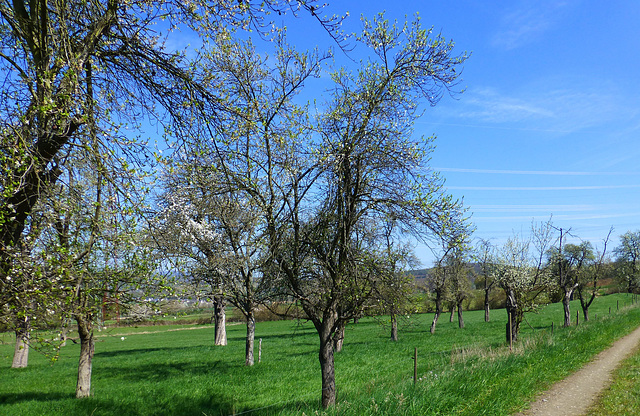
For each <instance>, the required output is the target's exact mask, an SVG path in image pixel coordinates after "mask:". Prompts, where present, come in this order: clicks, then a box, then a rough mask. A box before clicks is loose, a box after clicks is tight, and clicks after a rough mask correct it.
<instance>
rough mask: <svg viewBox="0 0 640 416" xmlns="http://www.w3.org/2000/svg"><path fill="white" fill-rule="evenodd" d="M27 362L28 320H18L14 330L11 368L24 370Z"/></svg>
mask: <svg viewBox="0 0 640 416" xmlns="http://www.w3.org/2000/svg"><path fill="white" fill-rule="evenodd" d="M28 362H29V318H28V317H26V318H24V320H20V322H19V323H18V327H17V328H16V348H15V351H14V353H13V363H12V364H11V368H24V367H26V366H27V364H28Z"/></svg>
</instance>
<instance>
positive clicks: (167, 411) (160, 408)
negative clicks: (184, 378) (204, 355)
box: [75, 393, 320, 416]
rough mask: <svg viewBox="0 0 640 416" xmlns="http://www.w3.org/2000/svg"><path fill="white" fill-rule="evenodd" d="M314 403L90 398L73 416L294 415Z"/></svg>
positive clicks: (215, 397)
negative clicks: (128, 400) (259, 404)
mask: <svg viewBox="0 0 640 416" xmlns="http://www.w3.org/2000/svg"><path fill="white" fill-rule="evenodd" d="M318 403H319V402H316V401H315V400H307V401H303V400H292V401H290V402H285V403H274V404H271V405H269V404H266V405H264V406H261V407H251V406H246V405H242V404H241V403H240V402H239V401H238V400H237V399H235V398H233V397H230V396H225V395H223V394H214V395H210V396H208V397H207V398H198V399H195V398H193V397H189V396H184V395H180V394H179V393H178V394H176V395H174V396H172V397H168V398H167V400H163V401H162V402H152V401H145V402H142V403H141V402H139V401H138V402H134V401H132V402H123V401H111V400H105V399H97V398H90V399H87V400H79V401H78V402H77V406H76V410H77V412H76V413H75V414H83V415H84V414H86V415H94V416H99V415H127V416H150V415H153V416H175V415H181V416H203V415H206V416H226V415H229V416H231V415H239V414H244V415H248V416H271V415H278V414H283V413H284V414H286V413H296V412H299V411H301V410H302V411H304V410H311V412H313V411H314V410H319V409H320V407H319V405H318Z"/></svg>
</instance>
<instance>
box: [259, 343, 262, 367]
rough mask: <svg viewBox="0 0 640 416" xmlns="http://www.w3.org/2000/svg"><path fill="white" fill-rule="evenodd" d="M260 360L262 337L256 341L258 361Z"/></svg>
mask: <svg viewBox="0 0 640 416" xmlns="http://www.w3.org/2000/svg"><path fill="white" fill-rule="evenodd" d="M261 361H262V338H260V341H258V362H261Z"/></svg>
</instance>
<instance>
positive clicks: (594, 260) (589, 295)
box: [576, 228, 613, 321]
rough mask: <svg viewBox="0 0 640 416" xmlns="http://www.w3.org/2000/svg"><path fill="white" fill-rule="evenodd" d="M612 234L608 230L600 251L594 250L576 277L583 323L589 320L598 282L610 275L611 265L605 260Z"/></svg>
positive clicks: (611, 230) (598, 288)
mask: <svg viewBox="0 0 640 416" xmlns="http://www.w3.org/2000/svg"><path fill="white" fill-rule="evenodd" d="M612 232H613V228H611V229H610V230H609V233H608V234H607V237H606V238H605V239H604V240H603V244H602V249H601V250H596V252H595V253H593V254H592V256H591V260H590V261H589V263H588V264H587V267H585V268H584V270H582V271H581V273H580V274H579V276H578V287H577V288H576V291H577V292H578V297H579V299H580V307H581V308H582V315H583V316H584V320H585V321H588V320H589V307H590V306H591V304H592V303H593V301H594V300H595V298H596V296H597V294H598V293H599V290H600V287H599V286H598V284H599V282H600V281H601V280H602V279H605V278H606V276H607V275H609V274H611V263H610V261H609V260H608V258H607V246H608V245H609V238H610V237H611V233H612Z"/></svg>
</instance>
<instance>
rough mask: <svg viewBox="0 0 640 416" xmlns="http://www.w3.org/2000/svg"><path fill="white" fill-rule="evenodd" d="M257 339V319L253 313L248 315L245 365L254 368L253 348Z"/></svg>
mask: <svg viewBox="0 0 640 416" xmlns="http://www.w3.org/2000/svg"><path fill="white" fill-rule="evenodd" d="M255 337H256V317H255V316H254V315H253V311H250V312H249V313H247V339H246V348H245V361H244V365H246V366H252V365H253V362H254V359H253V349H254V348H253V346H254V340H255Z"/></svg>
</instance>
